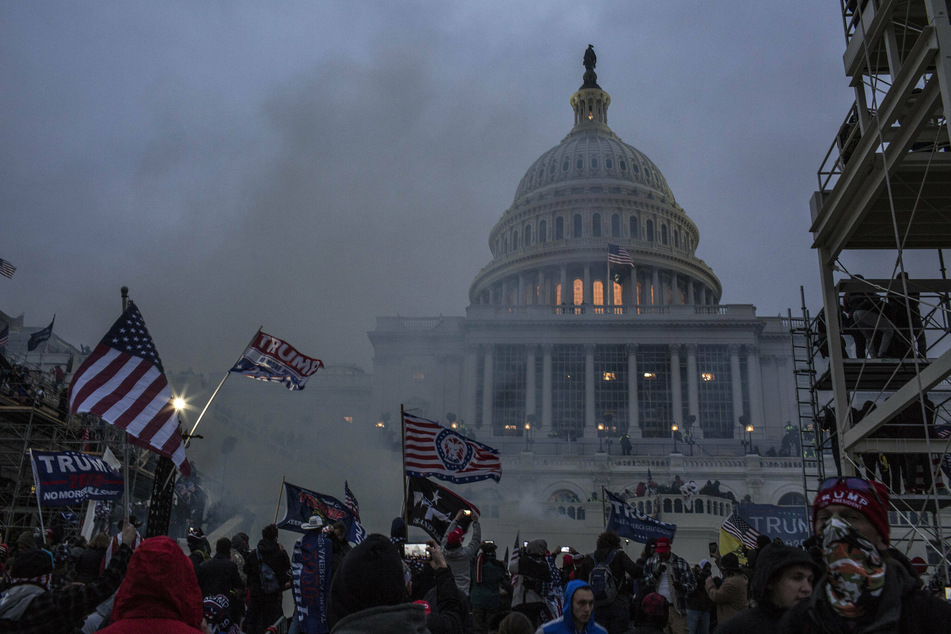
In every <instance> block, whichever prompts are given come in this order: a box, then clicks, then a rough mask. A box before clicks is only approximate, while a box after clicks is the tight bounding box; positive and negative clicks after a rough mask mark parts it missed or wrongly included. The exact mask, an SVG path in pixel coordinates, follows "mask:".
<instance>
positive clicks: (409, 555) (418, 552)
mask: <svg viewBox="0 0 951 634" xmlns="http://www.w3.org/2000/svg"><path fill="white" fill-rule="evenodd" d="M403 559H404V561H430V560H431V559H432V553H430V552H429V551H428V550H426V544H403Z"/></svg>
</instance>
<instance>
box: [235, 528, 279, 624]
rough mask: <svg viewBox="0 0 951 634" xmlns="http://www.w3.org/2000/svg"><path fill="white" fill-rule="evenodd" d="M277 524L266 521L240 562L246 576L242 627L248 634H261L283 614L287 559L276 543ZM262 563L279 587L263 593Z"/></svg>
mask: <svg viewBox="0 0 951 634" xmlns="http://www.w3.org/2000/svg"><path fill="white" fill-rule="evenodd" d="M277 535H278V532H277V526H275V525H274V524H268V525H267V526H265V527H264V528H263V529H261V540H260V541H259V542H258V546H257V548H255V549H254V550H252V551H251V552H250V553H249V555H248V557H247V560H246V561H245V564H244V571H245V572H246V573H247V575H248V590H249V593H248V616H247V619H246V620H245V629H246V630H247V632H248V634H264V631H265V630H266V629H267V628H268V627H269V626H271V625H273V624H274V622H275V621H277V620H278V619H279V618H281V617H282V616H284V610H283V607H282V604H283V601H284V595H283V592H284V590H287V589H289V588H290V587H291V559H290V557H288V555H287V552H285V550H284V548H283V547H282V546H281V545H280V544H278V543H277ZM262 564H267V565H268V566H269V567H270V568H271V570H273V571H274V576H275V577H277V581H278V584H280V586H281V587H280V589H278V590H277V591H276V592H265V590H264V587H263V585H262V582H261V570H262V566H261V565H262Z"/></svg>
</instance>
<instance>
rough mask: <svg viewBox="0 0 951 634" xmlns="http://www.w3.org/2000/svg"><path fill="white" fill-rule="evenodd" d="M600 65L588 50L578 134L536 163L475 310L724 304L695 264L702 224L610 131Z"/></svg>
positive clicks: (497, 243)
mask: <svg viewBox="0 0 951 634" xmlns="http://www.w3.org/2000/svg"><path fill="white" fill-rule="evenodd" d="M595 64H596V58H595V57H594V54H593V50H592V49H589V55H586V56H585V67H586V72H585V73H584V77H583V84H582V86H581V88H580V89H579V90H578V91H577V92H576V93H574V94H573V95H572V96H571V99H570V104H571V107H572V111H573V113H574V125H573V127H572V129H571V131H570V132H569V133H568V135H567V136H566V137H565V138H564V139H563V140H562V141H561V143H559V144H558V145H556V146H555V147H553V148H552V149H550V150H548V151H547V152H545V153H544V154H542V155H541V156H540V157H539V158H538V159H537V160H536V161H535V162H534V163H532V165H531V167H529V168H528V171H527V172H526V173H525V176H524V177H523V178H522V180H521V181H520V182H519V184H518V188H517V189H516V191H515V199H514V200H513V202H512V205H511V207H509V208H508V209H507V210H506V211H505V212H504V213H503V214H502V218H501V219H500V220H499V222H498V223H496V225H495V227H494V228H493V229H492V231H491V232H490V234H489V248H490V250H491V251H492V256H493V257H492V261H491V262H490V263H489V264H488V265H487V266H485V267H483V269H482V270H481V271H479V273H478V275H477V276H476V278H475V280H474V281H473V283H472V286H471V287H470V289H469V299H470V302H471V303H472V304H490V305H501V306H525V305H543V306H544V305H548V306H555V307H558V308H557V309H558V310H563V311H564V310H569V311H570V312H577V311H582V312H583V310H584V309H585V308H587V307H591V308H593V309H594V310H595V311H600V312H605V310H604V309H605V307H611V308H610V312H611V313H612V314H628V313H631V314H638V313H640V312H642V311H641V310H640V309H638V310H634V308H635V307H643V306H664V305H670V304H691V305H693V304H697V305H708V304H709V305H713V304H717V303H719V301H720V295H721V293H722V287H721V285H720V281H719V280H718V279H717V277H716V275H714V273H713V271H712V270H711V269H710V267H709V266H707V265H706V263H704V262H703V261H702V260H700V259H699V258H697V257H696V256H695V251H696V248H697V244H698V243H699V241H700V232H699V231H698V229H697V226H696V225H695V224H694V223H693V221H692V220H690V218H689V217H688V216H687V214H686V213H685V212H684V210H683V208H681V207H680V206H679V205H678V204H677V202H676V200H675V199H674V195H673V192H671V190H670V186H669V185H668V184H667V180H666V179H665V178H664V175H663V174H662V173H661V171H660V170H659V169H658V168H657V166H656V165H655V164H654V163H653V161H651V160H650V159H649V158H648V157H647V156H646V155H645V154H644V153H643V152H641V151H640V150H638V149H637V148H635V147H633V146H630V145H628V144H626V143H624V142H623V141H622V140H621V139H620V138H619V137H618V136H617V135H616V134H615V133H614V132H613V131H612V130H611V128H610V127H608V118H607V113H608V107H609V106H610V104H611V96H610V95H609V94H608V93H607V92H606V91H605V90H603V89H602V88H601V87H600V86H599V85H598V83H597V75H596V74H595V72H594V66H595ZM609 249H610V250H611V251H612V252H613V256H612V258H611V259H612V262H613V263H612V264H611V266H610V269H609V268H608V254H609ZM575 307H577V308H575Z"/></svg>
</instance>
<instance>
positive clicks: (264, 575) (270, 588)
mask: <svg viewBox="0 0 951 634" xmlns="http://www.w3.org/2000/svg"><path fill="white" fill-rule="evenodd" d="M254 554H255V555H257V557H258V563H259V564H260V566H261V590H263V591H264V594H277V593H279V592H280V591H281V584H280V582H279V581H278V580H277V575H276V574H274V569H273V568H271V567H270V566H269V565H267V564H266V563H264V560H263V559H262V558H261V552H260V551H259V550H257V549H255V551H254Z"/></svg>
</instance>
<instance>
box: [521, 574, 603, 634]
mask: <svg viewBox="0 0 951 634" xmlns="http://www.w3.org/2000/svg"><path fill="white" fill-rule="evenodd" d="M590 587H591V586H589V585H588V584H587V582H585V581H580V580H575V581H569V582H568V585H567V586H565V608H564V610H563V611H562V613H561V616H560V617H558V618H557V619H555V620H554V621H549V622H548V623H545V624H544V625H542V626H541V627H539V628H538V630H537V631H536V632H535V634H608V631H607V630H606V629H604V628H603V627H601V626H600V625H598V624H597V623H595V622H594V612H592V613H591V618H589V619H588V622H587V623H585V624H584V629H581V630H577V629H575V619H574V616H573V615H572V613H571V600H572V598H574V594H575V592H577V591H578V589H579V588H590Z"/></svg>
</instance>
